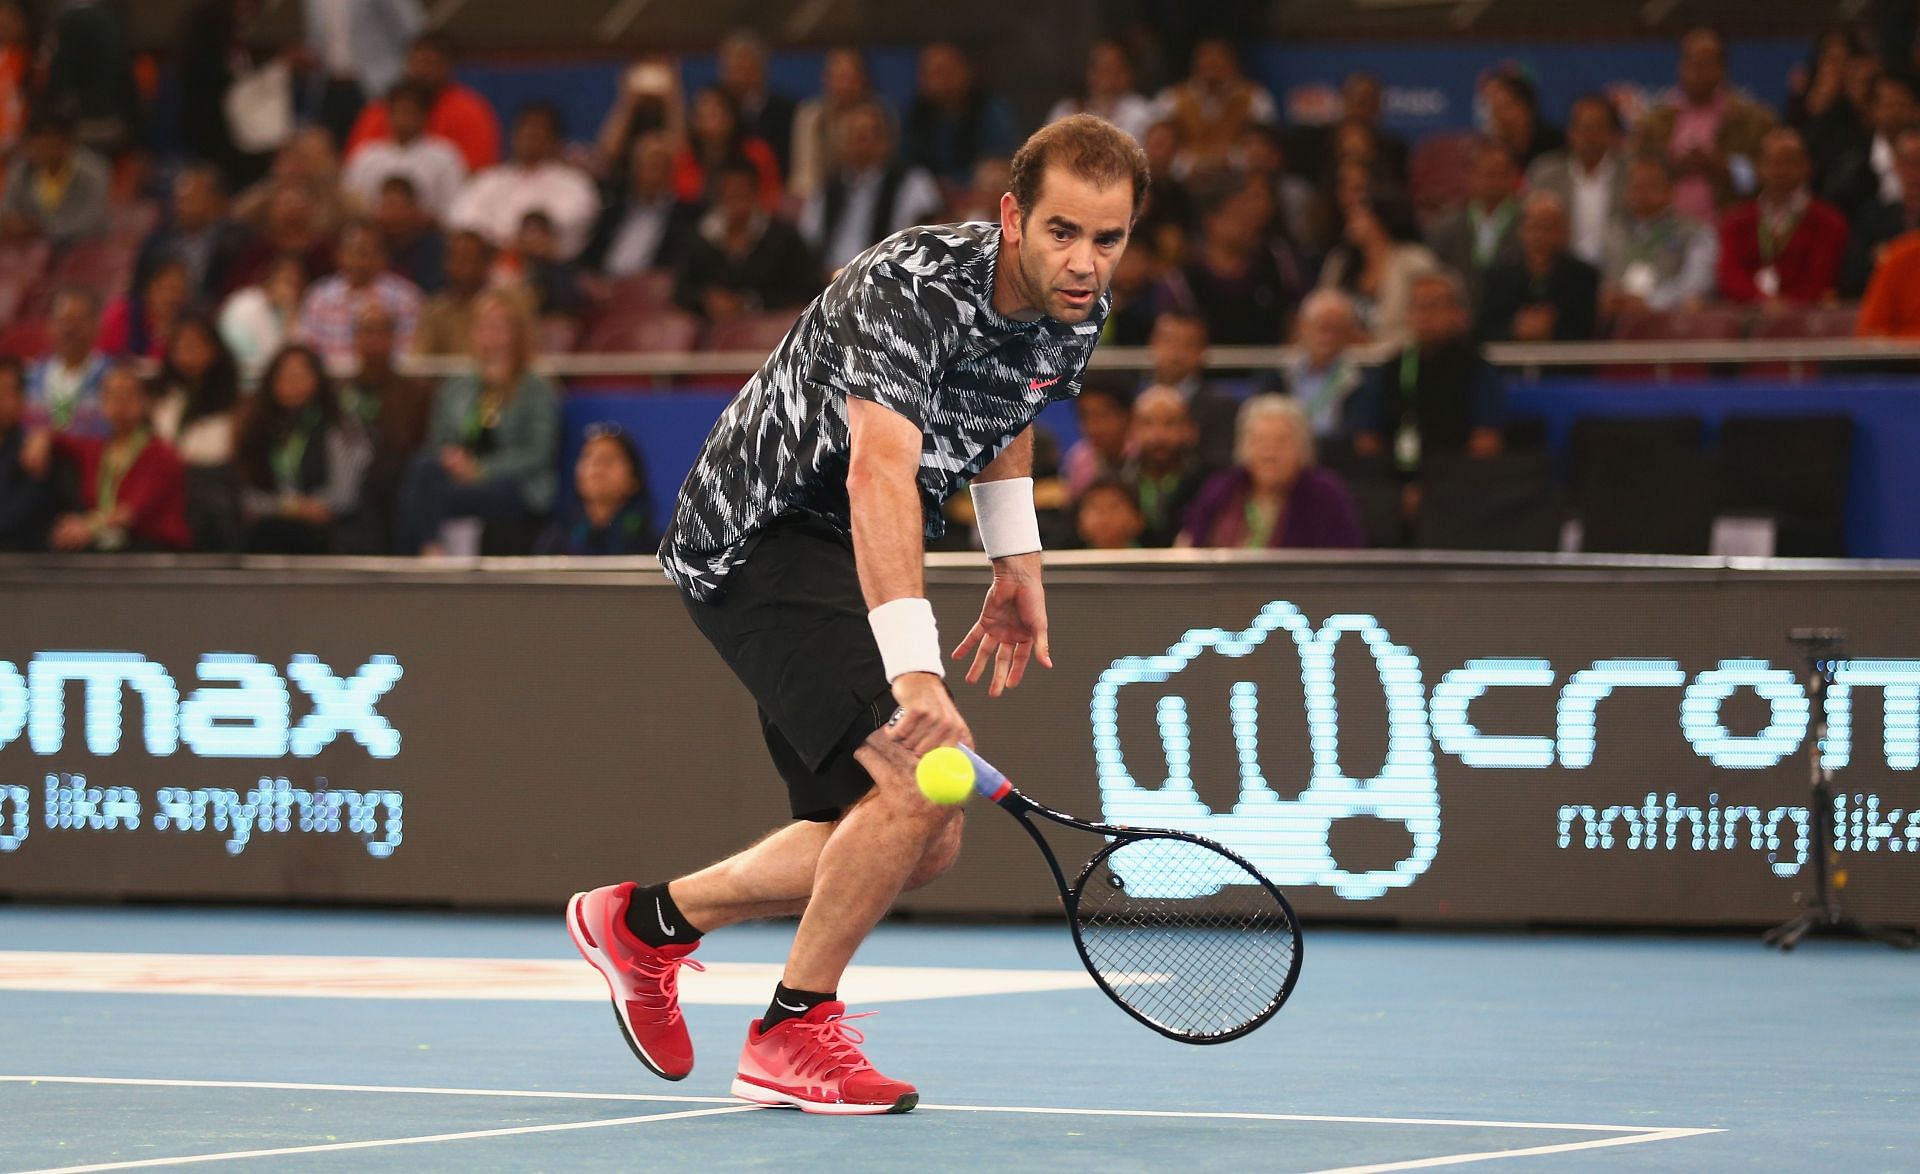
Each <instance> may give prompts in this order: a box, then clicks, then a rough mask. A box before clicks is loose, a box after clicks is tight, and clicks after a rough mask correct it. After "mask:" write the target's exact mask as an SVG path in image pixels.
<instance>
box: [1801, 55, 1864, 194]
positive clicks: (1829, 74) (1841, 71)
mask: <svg viewBox="0 0 1920 1174" xmlns="http://www.w3.org/2000/svg"><path fill="white" fill-rule="evenodd" d="M1802 74H1804V75H1805V76H1804V77H1802V76H1801V75H1802ZM1880 74H1881V68H1880V59H1879V58H1878V57H1877V56H1875V54H1874V52H1873V50H1872V49H1871V48H1869V47H1868V46H1867V45H1866V43H1865V41H1864V40H1863V39H1862V37H1861V36H1860V34H1859V33H1857V32H1854V31H1851V30H1847V29H1834V30H1831V31H1829V32H1828V33H1826V34H1825V35H1823V36H1822V37H1821V38H1820V39H1819V41H1818V42H1817V43H1816V44H1815V47H1814V54H1813V60H1812V61H1811V62H1810V63H1809V64H1808V65H1807V66H1805V67H1802V68H1801V69H1798V70H1795V71H1794V74H1793V75H1792V76H1790V77H1789V78H1788V82H1787V84H1788V89H1789V95H1788V98H1787V111H1786V120H1785V121H1786V124H1787V125H1788V126H1791V127H1792V128H1793V129H1795V130H1797V131H1799V132H1800V134H1801V137H1803V138H1805V139H1806V141H1807V147H1808V150H1809V151H1811V152H1812V154H1813V173H1814V175H1816V176H1818V177H1820V179H1821V180H1823V181H1824V180H1825V178H1826V177H1827V176H1828V175H1830V174H1832V173H1833V172H1834V171H1836V170H1837V166H1836V165H1837V163H1838V161H1840V160H1842V159H1845V158H1847V157H1848V156H1850V155H1853V154H1854V153H1856V152H1860V151H1865V150H1866V149H1867V148H1868V144H1869V143H1870V142H1871V141H1872V139H1873V130H1872V128H1871V126H1870V125H1869V120H1870V118H1871V115H1872V113H1873V84H1874V82H1875V81H1877V80H1878V79H1879V77H1880ZM1802 83H1804V85H1803V84H1802Z"/></svg>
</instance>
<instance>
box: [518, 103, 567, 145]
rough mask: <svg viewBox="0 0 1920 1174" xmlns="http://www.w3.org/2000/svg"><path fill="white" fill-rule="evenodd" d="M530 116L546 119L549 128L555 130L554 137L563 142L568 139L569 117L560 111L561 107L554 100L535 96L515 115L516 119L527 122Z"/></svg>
mask: <svg viewBox="0 0 1920 1174" xmlns="http://www.w3.org/2000/svg"><path fill="white" fill-rule="evenodd" d="M529 118H540V119H545V120H546V123H547V129H548V130H550V131H552V132H553V137H554V138H556V139H560V140H561V141H563V142H564V141H565V140H566V137H567V117H566V115H564V114H562V113H560V107H558V106H556V105H554V104H553V103H552V102H549V101H547V100H546V99H544V98H535V99H534V100H533V101H531V102H528V103H527V104H526V105H524V106H522V107H520V112H519V114H517V115H516V116H515V117H514V121H516V122H525V121H526V120H527V119H529Z"/></svg>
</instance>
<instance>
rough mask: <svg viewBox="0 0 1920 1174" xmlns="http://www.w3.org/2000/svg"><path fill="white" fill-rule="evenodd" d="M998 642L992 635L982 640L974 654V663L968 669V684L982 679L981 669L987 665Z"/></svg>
mask: <svg viewBox="0 0 1920 1174" xmlns="http://www.w3.org/2000/svg"><path fill="white" fill-rule="evenodd" d="M998 643H999V642H998V641H996V640H994V639H993V638H992V637H987V638H986V639H983V640H981V641H980V647H979V648H978V649H976V650H975V651H974V654H973V664H972V665H971V666H970V667H969V668H968V669H967V684H969V685H972V684H975V683H977V682H978V681H979V680H980V673H981V671H982V670H984V669H985V668H986V667H987V658H988V657H990V656H992V655H993V650H994V649H995V648H996V647H997V646H998Z"/></svg>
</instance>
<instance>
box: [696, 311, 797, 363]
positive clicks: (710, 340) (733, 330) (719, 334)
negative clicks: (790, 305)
mask: <svg viewBox="0 0 1920 1174" xmlns="http://www.w3.org/2000/svg"><path fill="white" fill-rule="evenodd" d="M799 317H800V311H799V310H797V309H795V310H769V311H767V312H766V313H764V314H749V315H746V316H744V317H740V318H735V319H733V320H731V321H728V322H716V323H715V324H714V326H713V329H711V330H709V331H707V345H706V349H707V350H710V351H754V352H756V353H759V354H770V353H772V351H773V348H774V347H777V346H779V345H780V340H781V339H783V338H785V337H786V336H787V331H789V330H792V329H793V324H794V322H796V321H798V320H799Z"/></svg>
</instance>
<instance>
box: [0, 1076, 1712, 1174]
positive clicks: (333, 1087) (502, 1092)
mask: <svg viewBox="0 0 1920 1174" xmlns="http://www.w3.org/2000/svg"><path fill="white" fill-rule="evenodd" d="M8 1083H10V1084H31V1083H44V1084H113V1085H144V1086H148V1087H157V1088H251V1089H267V1090H272V1091H280V1092H362V1093H420V1094H424V1095H428V1096H453V1097H521V1098H525V1099H529V1100H538V1099H547V1100H566V1101H646V1102H672V1103H675V1104H693V1105H734V1104H737V1103H738V1102H737V1100H736V1099H735V1098H733V1097H692V1096H670V1095H664V1094H660V1093H629V1092H559V1091H540V1090H535V1089H505V1088H425V1087H413V1086H407V1085H391V1084H306V1083H299V1082H293V1081H281V1080H170V1079H161V1078H155V1077H121V1076H0V1084H8ZM920 1109H923V1110H927V1109H930V1110H933V1111H936V1112H942V1113H1024V1114H1035V1115H1042V1116H1055V1117H1142V1118H1176V1119H1182V1120H1201V1121H1290V1122H1305V1123H1320V1124H1332V1125H1433V1126H1452V1127H1455V1128H1467V1127H1471V1128H1477V1129H1559V1130H1565V1131H1567V1132H1576V1131H1581V1132H1588V1133H1630V1134H1636V1135H1645V1134H1670V1135H1672V1136H1674V1137H1694V1136H1697V1135H1699V1134H1705V1133H1722V1132H1725V1131H1724V1130H1720V1129H1684V1128H1676V1127H1670V1126H1660V1125H1594V1124H1591V1123H1587V1122H1569V1121H1479V1120H1472V1119H1467V1118H1448V1117H1341V1116H1327V1115H1323V1114H1317V1113H1255V1112H1210V1111H1204V1110H1193V1111H1188V1110H1181V1109H1076V1108H1065V1107H1054V1106H1032V1105H930V1104H922V1105H921V1106H920ZM1625 1140H1631V1141H1639V1140H1642V1138H1641V1137H1638V1136H1636V1137H1633V1138H1629V1139H1625ZM1648 1140H1653V1139H1651V1138H1649V1139H1648ZM1658 1140H1666V1138H1665V1137H1661V1138H1659V1139H1658ZM1579 1144H1582V1145H1587V1144H1592V1143H1587V1142H1582V1143H1579ZM1501 1152H1506V1151H1501ZM1367 1168H1368V1169H1371V1168H1372V1167H1367ZM1394 1168H1395V1169H1398V1168H1399V1167H1394ZM1356 1169H1358V1168H1356Z"/></svg>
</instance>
